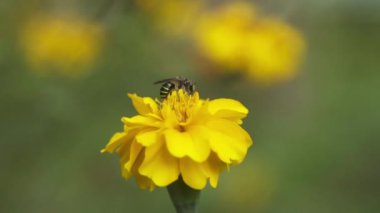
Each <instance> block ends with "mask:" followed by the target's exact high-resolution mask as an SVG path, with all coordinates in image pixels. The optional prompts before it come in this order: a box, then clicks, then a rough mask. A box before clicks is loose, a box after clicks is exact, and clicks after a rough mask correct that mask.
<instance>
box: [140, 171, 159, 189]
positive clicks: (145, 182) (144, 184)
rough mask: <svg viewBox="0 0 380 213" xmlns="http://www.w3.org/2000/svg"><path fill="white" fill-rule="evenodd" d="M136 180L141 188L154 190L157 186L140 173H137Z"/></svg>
mask: <svg viewBox="0 0 380 213" xmlns="http://www.w3.org/2000/svg"><path fill="white" fill-rule="evenodd" d="M136 181H137V184H138V185H139V187H140V188H141V189H149V191H153V190H154V188H155V187H156V185H154V183H153V181H152V180H151V179H149V178H148V177H145V176H143V175H140V174H136Z"/></svg>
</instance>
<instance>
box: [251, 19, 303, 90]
mask: <svg viewBox="0 0 380 213" xmlns="http://www.w3.org/2000/svg"><path fill="white" fill-rule="evenodd" d="M244 43H245V44H246V49H245V51H244V53H245V57H246V61H247V63H248V65H247V66H248V67H247V71H248V73H249V75H251V76H252V77H253V78H254V79H255V80H256V81H257V82H259V83H261V84H264V85H268V84H272V83H276V82H280V81H286V80H290V79H291V78H293V77H294V76H295V75H296V73H297V67H298V65H299V64H300V62H301V61H302V58H303V55H304V53H305V46H306V44H305V40H304V38H303V36H302V35H301V33H299V32H298V31H297V30H295V29H294V28H293V27H291V26H289V25H288V24H286V23H284V22H282V21H280V20H278V19H274V18H267V19H263V20H260V21H259V22H258V23H256V25H255V27H253V28H252V30H251V32H250V33H249V35H248V36H247V38H246V40H245V42H244Z"/></svg>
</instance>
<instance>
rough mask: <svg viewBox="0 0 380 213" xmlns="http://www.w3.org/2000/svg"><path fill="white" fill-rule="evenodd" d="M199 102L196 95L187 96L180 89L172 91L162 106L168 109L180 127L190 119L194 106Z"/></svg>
mask: <svg viewBox="0 0 380 213" xmlns="http://www.w3.org/2000/svg"><path fill="white" fill-rule="evenodd" d="M198 101H199V95H198V93H194V94H193V95H189V94H188V93H187V92H185V91H183V90H182V89H180V90H178V91H173V92H172V93H171V94H170V95H169V96H168V97H167V98H166V100H164V102H163V106H164V107H165V106H166V107H168V108H169V109H170V110H171V111H172V113H173V114H174V115H175V117H176V119H177V121H178V122H179V123H180V126H182V125H184V124H185V123H186V122H187V121H188V120H189V119H190V118H191V114H192V111H193V109H194V106H195V105H196V103H197V102H198Z"/></svg>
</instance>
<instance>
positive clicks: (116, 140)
mask: <svg viewBox="0 0 380 213" xmlns="http://www.w3.org/2000/svg"><path fill="white" fill-rule="evenodd" d="M128 139H130V137H128V134H127V133H125V132H117V133H115V134H114V135H113V136H112V137H111V139H110V141H109V142H108V144H107V145H106V147H105V148H104V149H102V150H101V152H102V153H104V152H109V153H112V152H113V151H114V150H115V149H116V148H117V147H119V146H120V145H121V144H122V143H128V142H129V141H128Z"/></svg>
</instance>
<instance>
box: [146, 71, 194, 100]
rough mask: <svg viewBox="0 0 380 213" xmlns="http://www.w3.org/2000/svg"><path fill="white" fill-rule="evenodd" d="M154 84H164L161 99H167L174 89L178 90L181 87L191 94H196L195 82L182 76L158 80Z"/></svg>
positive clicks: (161, 89)
mask: <svg viewBox="0 0 380 213" xmlns="http://www.w3.org/2000/svg"><path fill="white" fill-rule="evenodd" d="M154 84H162V86H161V88H160V96H161V99H165V98H166V97H168V95H169V94H171V93H172V92H173V91H178V90H179V89H182V90H183V91H184V92H186V93H187V94H189V95H192V94H194V92H195V91H196V86H195V83H194V82H193V81H192V80H189V79H187V78H184V77H181V76H177V77H175V78H168V79H163V80H160V81H156V82H154Z"/></svg>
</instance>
